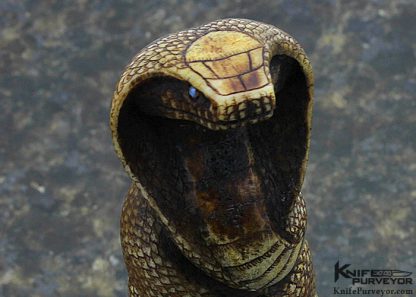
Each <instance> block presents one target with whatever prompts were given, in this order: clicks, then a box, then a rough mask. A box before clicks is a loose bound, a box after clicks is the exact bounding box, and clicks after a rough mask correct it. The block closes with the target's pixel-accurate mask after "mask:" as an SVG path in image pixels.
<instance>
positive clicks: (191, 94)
mask: <svg viewBox="0 0 416 297" xmlns="http://www.w3.org/2000/svg"><path fill="white" fill-rule="evenodd" d="M188 94H189V97H191V99H192V100H196V99H198V97H199V92H198V90H197V89H195V88H194V87H193V86H190V87H189V90H188Z"/></svg>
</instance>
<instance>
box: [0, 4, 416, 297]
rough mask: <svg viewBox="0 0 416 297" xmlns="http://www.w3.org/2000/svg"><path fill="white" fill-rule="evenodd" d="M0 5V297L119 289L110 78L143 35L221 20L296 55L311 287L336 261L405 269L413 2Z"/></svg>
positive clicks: (118, 185)
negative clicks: (301, 62)
mask: <svg viewBox="0 0 416 297" xmlns="http://www.w3.org/2000/svg"><path fill="white" fill-rule="evenodd" d="M0 16H1V17H0V111H1V116H0V126H1V133H0V296H7V297H8V296H13V297H14V296H16V297H20V296H68V297H69V296H88V297H89V296H103V297H107V296H126V272H125V269H124V265H123V261H122V256H121V250H120V245H119V225H118V220H119V215H120V208H121V204H122V201H123V195H124V193H126V190H127V187H128V184H129V179H128V178H127V177H126V175H125V173H124V171H123V169H122V167H121V165H120V163H119V161H118V160H117V159H116V156H115V154H114V152H113V149H112V144H111V139H110V133H109V128H108V111H109V105H110V100H111V96H112V92H113V89H114V86H115V84H116V82H117V80H118V78H119V76H120V74H121V71H122V69H123V67H124V66H125V65H126V64H127V63H128V62H129V60H130V59H131V57H132V56H133V55H134V54H135V53H136V52H137V51H138V50H139V49H141V48H142V47H143V46H145V45H146V44H147V43H149V42H151V41H152V40H154V39H155V38H157V37H159V36H161V35H164V34H167V33H169V32H173V31H177V30H181V29H184V28H187V27H190V26H196V25H200V24H203V23H206V22H208V21H211V20H214V19H218V18H223V17H241V18H251V19H256V20H260V21H264V22H267V23H271V24H274V25H276V26H278V27H280V28H282V29H284V30H286V31H288V32H290V33H291V34H292V35H293V36H295V38H296V39H297V40H298V41H299V42H300V43H301V44H303V45H304V47H305V49H306V51H307V53H308V54H309V56H310V58H311V60H312V63H313V66H314V70H315V74H316V103H315V112H314V126H313V138H312V146H311V155H310V162H309V170H308V174H307V179H306V181H305V186H304V190H303V192H304V194H305V196H306V199H307V203H308V210H309V227H308V233H307V237H308V239H309V241H310V243H311V247H312V251H313V256H314V262H315V267H316V274H317V279H318V290H319V293H320V296H324V297H325V296H332V293H333V286H334V285H335V284H334V279H333V267H334V264H335V262H336V261H337V260H338V259H339V260H340V261H341V263H352V265H353V266H355V267H356V268H392V269H400V270H407V271H413V273H414V274H416V248H415V247H416V215H415V213H416V203H415V198H416V187H415V180H416V179H415V177H416V176H415V170H416V156H415V139H416V135H415V134H416V133H415V131H416V129H415V125H414V124H415V118H416V117H415V112H416V109H415V104H416V100H415V99H416V98H415V94H416V75H415V72H416V71H415V64H416V63H415V49H416V36H415V32H416V30H415V28H416V2H415V1H412V0H408V1H401V0H395V1H389V0H386V1H382V0H373V1H364V0H363V1H361V0H354V1H336V0H316V1H290V0H279V1H263V0H256V1H190V0H188V1H186V0H185V1H179V0H178V1H174V0H171V1H160V0H158V1H110V0H106V1H98V0H97V1H95V0H94V1H87V0H74V1H58V0H55V1H53V0H50V1H46V0H45V1H35V0H25V1H14V0H2V1H1V2H0ZM352 268H353V267H352ZM377 288H386V287H383V286H381V287H380V286H378V287H377ZM396 296H408V295H405V294H401V295H396Z"/></svg>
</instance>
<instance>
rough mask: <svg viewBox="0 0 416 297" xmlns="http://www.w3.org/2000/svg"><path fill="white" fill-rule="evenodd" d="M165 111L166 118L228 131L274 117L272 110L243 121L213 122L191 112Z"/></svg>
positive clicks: (168, 109)
mask: <svg viewBox="0 0 416 297" xmlns="http://www.w3.org/2000/svg"><path fill="white" fill-rule="evenodd" d="M165 110H166V116H167V117H169V118H172V119H179V120H189V121H193V122H195V123H197V124H200V125H202V126H204V127H207V128H209V129H211V130H226V129H230V128H239V127H243V126H245V125H247V124H255V123H258V122H260V121H264V120H267V119H269V118H271V117H272V116H273V110H270V111H268V112H265V113H262V114H254V115H252V116H247V117H245V118H242V119H235V120H228V121H224V120H213V119H210V118H207V117H201V116H200V115H197V114H194V113H192V112H190V111H186V110H181V109H175V108H172V107H165Z"/></svg>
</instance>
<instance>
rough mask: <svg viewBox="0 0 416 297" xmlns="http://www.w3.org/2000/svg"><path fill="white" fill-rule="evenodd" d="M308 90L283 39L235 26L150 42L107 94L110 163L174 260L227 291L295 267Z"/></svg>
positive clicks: (267, 281) (305, 69) (268, 29)
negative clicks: (163, 235)
mask: <svg viewBox="0 0 416 297" xmlns="http://www.w3.org/2000/svg"><path fill="white" fill-rule="evenodd" d="M312 86H313V77H312V70H311V66H310V63H309V60H308V59H307V57H306V55H305V53H304V51H303V49H302V48H301V47H300V45H299V44H298V43H297V42H296V41H295V40H294V39H293V38H292V37H291V36H289V35H288V34H286V33H285V32H283V31H281V30H279V29H277V28H275V27H273V26H270V25H265V24H263V23H260V22H255V21H250V20H243V19H224V20H218V21H215V22H211V23H209V24H207V25H204V26H201V27H197V28H193V29H190V30H187V31H182V32H179V33H176V34H171V35H168V36H166V37H163V38H160V39H158V40H156V41H155V42H153V43H151V44H150V45H148V46H147V47H145V48H144V49H143V50H142V51H140V52H139V53H138V54H137V56H136V57H134V59H133V61H132V62H131V63H130V64H129V65H128V66H127V68H126V69H125V71H124V73H123V74H122V77H121V79H120V81H119V83H118V85H117V88H116V92H115V94H114V98H113V101H112V106H111V129H112V136H113V142H114V145H115V149H116V152H117V154H118V156H119V158H120V159H121V161H122V162H123V164H124V166H125V168H126V170H127V172H128V173H129V175H130V176H131V178H132V179H133V181H134V183H135V184H136V185H137V187H138V188H139V190H140V191H141V194H142V195H143V196H144V197H145V199H146V200H147V202H148V203H149V205H150V207H151V208H152V209H153V211H154V212H155V213H156V214H157V217H158V219H159V220H160V221H161V222H162V224H163V225H164V226H165V228H166V230H167V232H168V233H169V236H170V238H171V239H172V241H173V242H174V243H175V245H176V246H177V247H178V248H179V250H180V251H181V252H182V253H183V254H184V255H185V256H186V257H187V258H188V260H189V261H191V262H192V263H193V264H194V265H195V266H197V267H199V268H200V269H202V270H203V271H205V272H206V273H207V274H208V275H210V276H211V277H213V278H214V279H216V280H218V281H220V282H222V283H224V284H227V285H228V286H230V287H234V288H239V289H245V290H251V291H253V290H258V289H260V288H264V287H268V286H271V285H273V284H275V283H277V282H278V281H279V280H280V279H282V278H283V277H284V276H285V275H287V273H288V272H289V271H290V270H291V269H292V267H293V265H294V263H295V260H296V258H297V256H298V253H299V250H300V247H301V245H302V241H303V232H304V229H305V225H306V214H305V208H304V204H303V200H302V198H301V196H300V188H301V185H302V182H303V178H304V173H305V169H306V163H307V158H308V151H309V137H310V127H311V112H312V97H313V94H312V93H313V87H312Z"/></svg>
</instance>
